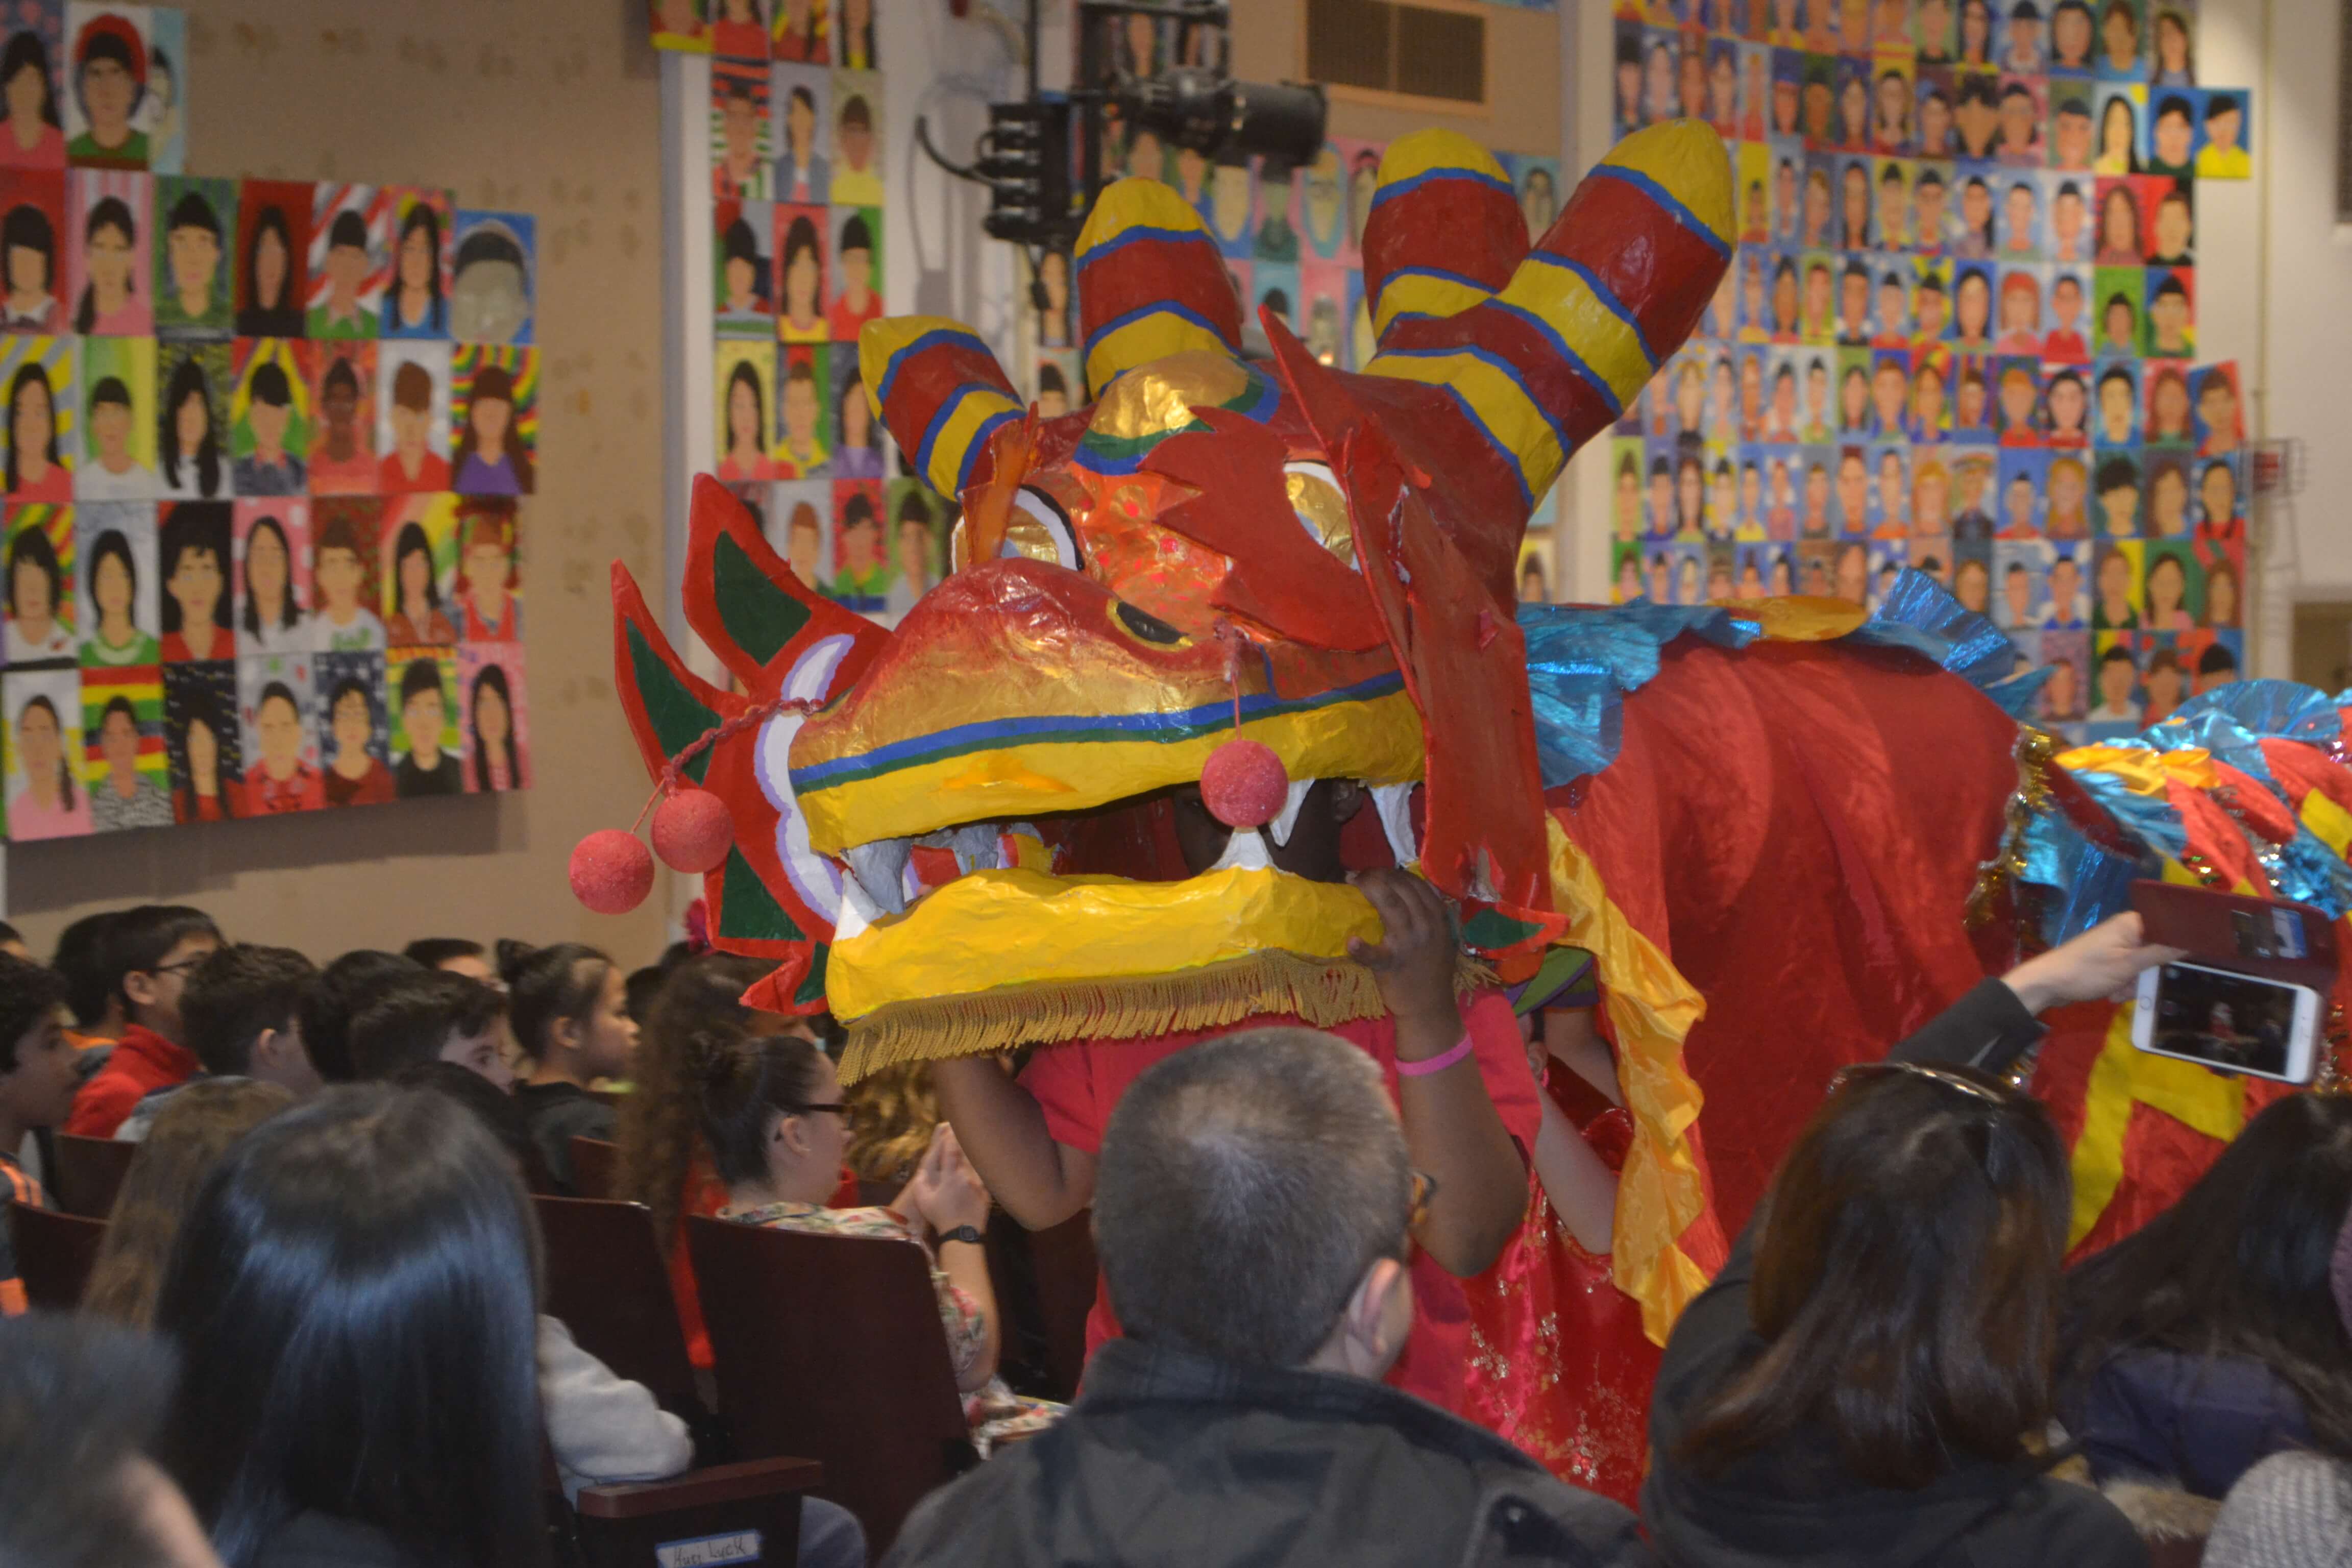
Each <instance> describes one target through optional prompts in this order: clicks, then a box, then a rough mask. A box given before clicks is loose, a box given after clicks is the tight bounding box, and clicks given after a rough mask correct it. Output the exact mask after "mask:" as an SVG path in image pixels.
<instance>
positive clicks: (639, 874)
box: [572, 827, 654, 915]
mask: <svg viewBox="0 0 2352 1568" xmlns="http://www.w3.org/2000/svg"><path fill="white" fill-rule="evenodd" d="M653 890H654V858H653V857H652V856H651V855H650V854H648V853H646V847H645V846H644V845H642V844H640V843H638V842H637V837H636V835H635V834H634V833H624V832H622V831H621V830H620V829H619V828H617V827H600V828H598V829H597V830H596V831H595V832H593V833H592V834H590V835H589V836H588V837H585V838H583V839H582V840H581V841H580V842H579V843H578V844H576V845H574V846H573V847H572V897H573V898H575V899H578V900H580V901H581V902H582V903H583V904H585V905H587V906H588V907H589V908H590V909H591V910H594V911H595V912H596V913H598V914H600V915H625V914H627V913H628V912H629V911H630V910H634V909H635V908H636V907H637V906H638V905H639V904H642V903H644V902H645V901H646V894H647V893H650V892H652V891H653Z"/></svg>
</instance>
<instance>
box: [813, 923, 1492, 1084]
mask: <svg viewBox="0 0 2352 1568" xmlns="http://www.w3.org/2000/svg"><path fill="white" fill-rule="evenodd" d="M1492 984H1495V974H1494V971H1492V970H1490V969H1488V968H1487V967H1486V965H1485V964H1483V963H1478V962H1477V961H1476V960H1475V959H1471V958H1469V957H1466V956H1465V957H1464V958H1463V959H1462V960H1461V961H1460V962H1459V963H1457V965H1456V966H1455V970H1454V990H1455V992H1456V993H1457V994H1460V993H1465V992H1469V991H1475V990H1477V989H1479V988H1481V987H1483V986H1488V985H1492ZM1387 1011H1388V1006H1387V1005H1386V1004H1385V1003H1383V1002H1382V1001H1381V992H1380V985H1379V984H1378V982H1377V981H1375V979H1374V978H1373V975H1372V972H1371V971H1370V970H1369V969H1366V968H1365V967H1364V966H1363V965H1362V964H1360V963H1353V962H1351V961H1349V960H1348V959H1344V958H1301V957H1300V956H1298V955H1297V953H1291V952H1256V953H1252V954H1250V955H1249V956H1248V957H1246V958H1238V959H1234V960H1231V961H1229V962H1227V963H1213V964H1209V965H1206V966H1204V967H1202V968H1199V969H1186V970H1180V971H1178V972H1177V973H1172V974H1139V975H1132V976H1123V977H1120V978H1118V979H1110V980H1088V981H1064V980H1049V981H1039V982H1036V983H1035V984H1028V985H1006V986H1000V987H999V988H997V989H996V990H993V991H974V992H967V993H965V994H961V995H956V996H940V997H931V998H927V999H925V1000H923V1001H919V1002H894V1003H892V1004H890V1005H888V1006H887V1007H880V1008H877V1009H876V1010H875V1011H874V1012H873V1013H871V1014H869V1015H867V1016H866V1017H863V1018H860V1019H858V1020H857V1021H856V1022H855V1023H853V1024H852V1025H850V1026H849V1045H848V1047H847V1048H846V1049H845V1050H844V1051H843V1052H842V1056H841V1080H842V1082H843V1083H845V1084H851V1083H856V1081H857V1080H858V1079H861V1078H864V1077H865V1076H866V1074H868V1073H871V1072H877V1071H879V1070H880V1069H882V1068H887V1067H896V1066H898V1064H899V1063H901V1062H919V1061H944V1060H948V1059H950V1058H956V1057H974V1056H989V1055H992V1054H994V1053H995V1052H998V1051H1009V1050H1011V1049H1013V1047H1017V1046H1029V1045H1040V1046H1042V1045H1054V1044H1057V1043H1059V1042H1061V1041H1064V1040H1086V1039H1116V1040H1129V1039H1151V1038H1154V1037H1159V1036H1161V1035H1173V1034H1185V1033H1190V1032H1192V1031H1194V1030H1198V1029H1214V1028H1218V1027H1221V1026H1224V1025H1227V1024H1237V1023H1240V1022H1241V1021H1242V1020H1243V1019H1244V1018H1252V1017H1256V1016H1259V1015H1261V1014H1265V1013H1287V1014H1291V1015H1293V1016H1297V1017H1298V1018H1301V1019H1303V1020H1305V1021H1306V1022H1307V1024H1309V1025H1311V1026H1314V1027H1316V1028H1318V1029H1328V1028H1330V1027H1332V1026H1335V1025H1339V1024H1345V1023H1349V1022H1351V1021H1353V1020H1355V1019H1358V1018H1376V1017H1378V1016H1381V1014H1383V1013H1385V1012H1387Z"/></svg>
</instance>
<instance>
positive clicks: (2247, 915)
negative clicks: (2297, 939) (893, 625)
mask: <svg viewBox="0 0 2352 1568" xmlns="http://www.w3.org/2000/svg"><path fill="white" fill-rule="evenodd" d="M2131 901H2132V908H2133V909H2134V910H2137V911H2138V913H2139V918H2140V921H2141V924H2142V925H2143V926H2144V927H2145V928H2146V931H2147V940H2148V941H2149V942H2159V943H2161V944H2163V945H2164V946H2166V947H2177V948H2180V949H2182V950H2184V951H2185V952H2187V953H2188V954H2189V958H2190V959H2191V960H2193V961H2194V962H2196V963H2204V964H2208V965H2210V966H2211V967H2213V968H2215V969H2232V970H2236V971H2237V972H2238V973H2242V974H2257V975H2261V976H2263V977H2264V978H2265V979H2270V980H2284V981H2286V982H2288V983H2289V984H2295V985H2308V986H2310V987H2311V988H2312V989H2313V990H2315V991H2317V992H2318V993H2320V994H2322V995H2323V996H2324V995H2326V994H2327V992H2328V991H2329V990H2330V989H2331V988H2332V987H2333V986H2334V985H2335V984H2336V924H2335V922H2334V921H2330V920H2329V919H2328V918H2327V915H2326V911H2325V910H2315V909H2314V908H2312V907H2311V906H2310V905H2309V904H2296V903H2289V902H2286V901H2285V900H2279V899H2257V898H2250V897H2248V896H2246V895H2244V894H2242V893H2224V892H2220V891H2217V890H2215V889H2211V888H2188V887H2182V886H2180V885H2179V884H2178V883H2173V882H2134V883H2133V884H2132V890H2131ZM2280 910H2286V911H2288V912H2290V913H2291V914H2293V915H2294V918H2295V920H2296V921H2298V922H2299V929H2300V931H2301V934H2302V937H2303V943H2304V956H2303V957H2301V958H2286V957H2281V956H2277V955H2276V953H2275V948H2276V945H2277V933H2276V928H2275V926H2274V924H2273V915H2274V914H2275V913H2277V912H2278V911H2280ZM2250 922H2251V925H2252V931H2253V932H2254V933H2255V940H2256V941H2257V942H2260V943H2262V944H2263V945H2265V946H2267V947H2269V948H2271V949H2272V950H2273V951H2272V952H2270V953H2269V954H2267V955H2265V954H2263V953H2259V952H2248V951H2247V947H2246V943H2245V941H2244V940H2243V936H2244V933H2245V932H2246V931H2247V929H2248V926H2249V923H2250Z"/></svg>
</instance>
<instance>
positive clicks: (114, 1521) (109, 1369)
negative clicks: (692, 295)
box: [0, 46, 175, 1568]
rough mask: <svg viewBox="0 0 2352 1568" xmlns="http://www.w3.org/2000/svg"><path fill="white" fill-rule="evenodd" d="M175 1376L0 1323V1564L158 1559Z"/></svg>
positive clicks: (64, 1323) (22, 1324)
mask: <svg viewBox="0 0 2352 1568" xmlns="http://www.w3.org/2000/svg"><path fill="white" fill-rule="evenodd" d="M12 52H13V46H12ZM174 1372H175V1369H174V1367H173V1358H172V1353H171V1351H170V1350H169V1348H168V1347H166V1346H164V1345H162V1344H159V1343H157V1342H155V1341H154V1340H152V1339H151V1338H149V1337H148V1336H147V1335H145V1334H142V1333H135V1332H133V1331H131V1330H129V1329H124V1328H121V1327H118V1326H117V1325H115V1324H112V1323H101V1322H99V1321H95V1320H93V1319H90V1318H89V1317H85V1316H82V1315H80V1314H72V1315H68V1314H65V1313H43V1312H36V1313H33V1314H31V1315H29V1316H26V1317H21V1318H16V1319H12V1320H8V1321H5V1322H0V1562H6V1563H42V1564H60V1565H62V1564H67V1563H70V1564H72V1565H73V1568H151V1565H152V1564H153V1563H157V1562H159V1561H161V1560H162V1558H163V1550H164V1546H163V1542H159V1541H156V1540H154V1539H152V1536H151V1535H150V1533H149V1531H148V1529H147V1527H146V1525H145V1522H144V1520H143V1519H142V1511H143V1510H142V1508H141V1506H140V1504H141V1497H140V1493H139V1491H138V1490H136V1489H134V1487H133V1481H134V1472H133V1471H132V1469H131V1466H132V1464H133V1463H134V1462H135V1461H137V1460H138V1459H139V1458H142V1450H143V1449H144V1448H145V1447H147V1445H148V1444H149V1442H150V1441H151V1440H152V1438H153V1436H154V1434H155V1428H156V1426H157V1424H158V1423H159V1422H160V1421H161V1420H162V1419H163V1408H164V1405H165V1403H166V1402H167V1401H168V1400H169V1399H170V1398H171V1394H172V1383H173V1376H174Z"/></svg>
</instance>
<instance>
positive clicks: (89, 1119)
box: [65, 1024, 197, 1138]
mask: <svg viewBox="0 0 2352 1568" xmlns="http://www.w3.org/2000/svg"><path fill="white" fill-rule="evenodd" d="M196 1067H197V1063H196V1054H195V1052H194V1051H192V1050H190V1049H188V1048H187V1047H185V1046H175V1045H173V1043H172V1042H171V1041H169V1040H167V1039H165V1038H164V1037H163V1036H161V1035H159V1034H157V1033H156V1032H155V1031H154V1030H152V1029H151V1028H149V1027H147V1026H145V1025H144V1024H126V1025H124V1026H123V1029H122V1037H121V1039H119V1040H117V1041H115V1043H114V1054H113V1055H112V1056H110V1057H108V1058H106V1065H105V1066H104V1067H102V1068H99V1069H98V1072H97V1073H96V1075H95V1076H93V1077H92V1078H91V1079H90V1080H89V1082H88V1083H86V1084H84V1085H82V1086H81V1092H80V1093H79V1094H77V1095H75V1096H74V1103H73V1114H72V1115H71V1116H68V1117H67V1118H66V1127H65V1130H66V1131H68V1132H70V1133H72V1134H74V1135H75V1136H76V1137H78V1138H111V1137H113V1136H114V1130H115V1129H116V1128H118V1127H120V1126H121V1125H122V1121H123V1118H125V1117H127V1116H129V1115H130V1114H131V1108H132V1107H133V1106H135V1105H137V1104H138V1103H139V1102H140V1101H141V1100H143V1099H145V1098H146V1097H147V1096H148V1095H150V1094H152V1093H153V1092H154V1091H155V1090H157V1089H170V1088H172V1087H173V1085H174V1084H183V1083H185V1082H187V1081H188V1080H189V1079H192V1078H194V1077H195V1076H196Z"/></svg>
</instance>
